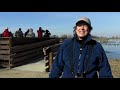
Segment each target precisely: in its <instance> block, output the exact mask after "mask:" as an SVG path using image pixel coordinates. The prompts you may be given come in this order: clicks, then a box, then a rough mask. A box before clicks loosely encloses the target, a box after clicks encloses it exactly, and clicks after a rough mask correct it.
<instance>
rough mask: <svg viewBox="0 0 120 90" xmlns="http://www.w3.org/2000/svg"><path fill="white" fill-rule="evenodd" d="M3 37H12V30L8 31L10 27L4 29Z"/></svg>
mask: <svg viewBox="0 0 120 90" xmlns="http://www.w3.org/2000/svg"><path fill="white" fill-rule="evenodd" d="M3 37H10V32H9V31H8V28H7V29H5V30H4V32H3Z"/></svg>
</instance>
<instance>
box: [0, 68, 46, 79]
mask: <svg viewBox="0 0 120 90" xmlns="http://www.w3.org/2000/svg"><path fill="white" fill-rule="evenodd" d="M0 78H48V73H46V72H37V71H21V70H14V69H10V70H8V69H2V70H0Z"/></svg>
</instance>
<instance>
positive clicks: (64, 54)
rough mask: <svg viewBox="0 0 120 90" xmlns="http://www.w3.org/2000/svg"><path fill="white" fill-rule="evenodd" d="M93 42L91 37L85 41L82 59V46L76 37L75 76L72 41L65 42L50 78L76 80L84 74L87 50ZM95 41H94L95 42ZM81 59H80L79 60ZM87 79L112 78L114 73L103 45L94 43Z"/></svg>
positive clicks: (74, 41) (74, 40) (74, 46)
mask: <svg viewBox="0 0 120 90" xmlns="http://www.w3.org/2000/svg"><path fill="white" fill-rule="evenodd" d="M91 40H92V37H91V35H88V37H87V38H86V39H85V43H84V45H83V47H82V54H81V57H80V44H79V41H78V40H77V37H76V36H74V39H73V48H74V55H73V58H74V66H73V67H74V74H73V73H72V71H71V49H72V48H71V42H72V39H67V40H65V41H64V42H63V43H62V45H61V46H60V48H59V50H58V53H57V55H56V57H55V60H54V62H53V66H52V70H51V72H50V74H49V78H60V77H61V78H74V77H75V75H77V73H79V74H82V73H83V72H84V68H85V66H86V57H87V56H88V55H87V48H88V47H89V42H90V41H91ZM93 41H94V40H93ZM79 57H80V58H79ZM85 76H86V78H96V77H97V78H98V77H99V78H112V77H113V76H112V72H111V69H110V65H109V63H108V59H107V56H106V54H105V51H104V49H103V47H102V46H101V44H100V43H99V42H97V41H94V43H93V48H92V51H91V57H90V62H89V66H88V69H87V73H86V75H85Z"/></svg>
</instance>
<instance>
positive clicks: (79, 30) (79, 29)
mask: <svg viewBox="0 0 120 90" xmlns="http://www.w3.org/2000/svg"><path fill="white" fill-rule="evenodd" d="M75 31H76V34H77V36H78V38H79V40H82V39H83V38H84V37H86V36H87V35H88V34H89V33H90V29H89V26H88V25H86V24H79V25H78V26H76V29H75Z"/></svg>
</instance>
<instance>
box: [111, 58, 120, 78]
mask: <svg viewBox="0 0 120 90" xmlns="http://www.w3.org/2000/svg"><path fill="white" fill-rule="evenodd" d="M109 63H110V66H111V70H112V74H113V77H114V78H120V60H109Z"/></svg>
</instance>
